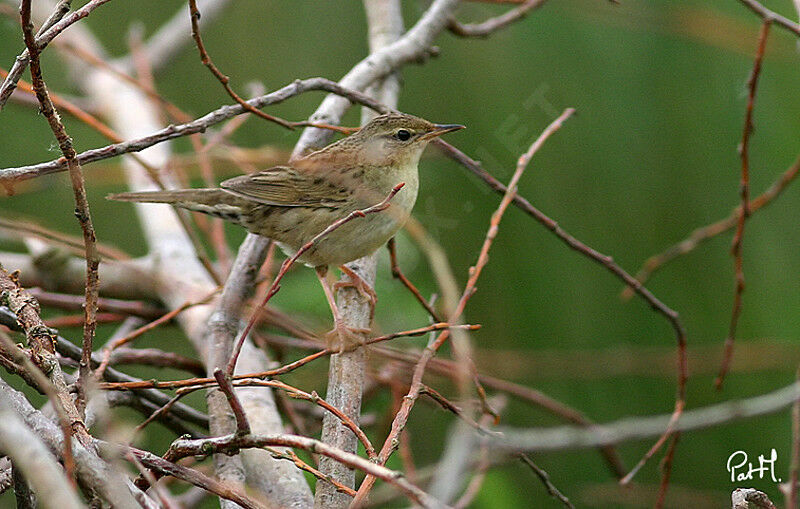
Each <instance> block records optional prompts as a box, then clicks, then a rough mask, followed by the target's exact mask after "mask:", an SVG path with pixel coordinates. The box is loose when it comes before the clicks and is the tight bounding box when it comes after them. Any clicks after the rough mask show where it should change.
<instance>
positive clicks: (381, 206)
mask: <svg viewBox="0 0 800 509" xmlns="http://www.w3.org/2000/svg"><path fill="white" fill-rule="evenodd" d="M404 185H405V183H404V182H401V183H399V184H397V185H396V186H394V188H392V190H391V191H390V192H389V194H388V196H386V198H384V199H383V200H382V201H381V202H379V203H376V204H375V205H373V206H371V207H367V208H365V209H363V210H354V211H353V212H351V213H349V214H347V215H346V216H345V217H343V218H341V219H339V220H337V221H335V222H333V223H332V224H331V225H329V226H328V227H327V228H325V229H324V230H322V231H321V232H319V233H318V234H316V235H315V236H314V238H312V239H311V240H309V241H308V242H306V243H305V244H304V245H303V246H302V247H301V248H300V249H299V250H298V251H297V252H296V253H295V254H294V255H293V256H292V257H291V258H287V259H286V260H285V261H284V262H283V264H282V265H281V268H280V270H279V271H278V274H277V275H276V276H275V279H274V280H273V281H272V285H271V286H270V288H269V290H268V291H267V294H266V296H265V297H264V300H263V301H262V302H261V305H260V306H259V307H258V308H257V309H256V310H255V312H254V313H253V315H252V316H251V317H250V321H249V322H248V323H247V326H246V327H245V329H244V331H243V332H242V334H241V336H240V337H239V340H238V341H237V342H236V346H235V347H234V349H233V353H232V354H231V358H230V361H228V367H227V369H226V373H227V374H228V376H231V375H233V370H234V368H235V367H236V359H238V358H239V352H240V351H241V350H242V345H243V344H244V340H245V339H246V338H247V335H248V334H249V333H250V329H252V328H253V325H254V324H255V322H256V320H257V319H258V315H259V311H260V310H261V309H263V308H264V307H266V305H267V303H268V302H269V301H270V299H271V298H272V297H273V296H274V295H275V294H276V293H278V290H280V282H281V279H283V276H285V275H286V272H287V271H288V270H289V269H290V268H291V266H292V265H294V263H295V262H296V261H297V260H298V258H300V257H301V256H302V255H303V253H305V252H306V251H308V250H309V249H311V248H312V247H313V246H314V244H316V243H317V242H319V241H320V240H321V239H322V238H324V237H325V236H326V235H328V234H330V233H331V232H332V231H334V230H336V229H337V228H339V227H340V226H342V225H343V224H345V223H348V222H350V221H352V220H353V219H355V218H357V217H364V216H366V215H367V214H373V213H376V212H380V211H382V210H385V209H386V208H388V207H389V202H390V201H391V200H392V198H394V195H396V194H397V193H398V192H399V191H400V189H402V188H403V186H404Z"/></svg>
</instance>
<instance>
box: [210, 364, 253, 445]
mask: <svg viewBox="0 0 800 509" xmlns="http://www.w3.org/2000/svg"><path fill="white" fill-rule="evenodd" d="M214 378H215V379H216V381H217V384H218V385H219V389H220V390H221V391H222V393H223V394H225V399H227V400H228V404H229V405H230V406H231V410H233V416H234V417H235V418H236V433H237V434H239V435H249V434H250V423H249V422H247V414H245V411H244V408H243V407H242V402H241V401H239V398H237V397H236V394H235V393H234V392H233V385H232V384H231V381H230V379H229V378H227V377H226V376H225V374H224V373H223V372H222V370H221V369H219V368H215V369H214Z"/></svg>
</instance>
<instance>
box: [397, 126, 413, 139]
mask: <svg viewBox="0 0 800 509" xmlns="http://www.w3.org/2000/svg"><path fill="white" fill-rule="evenodd" d="M395 136H397V139H398V140H400V141H407V140H408V139H409V138H411V133H410V132H408V131H406V130H405V129H400V130H399V131H397V133H396V134H395Z"/></svg>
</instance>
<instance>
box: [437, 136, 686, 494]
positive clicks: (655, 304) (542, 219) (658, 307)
mask: <svg viewBox="0 0 800 509" xmlns="http://www.w3.org/2000/svg"><path fill="white" fill-rule="evenodd" d="M433 143H434V144H436V145H437V146H438V147H439V148H441V149H442V151H443V152H444V153H445V154H446V155H448V156H449V157H451V158H453V159H454V160H455V161H457V162H459V163H461V164H462V165H463V166H464V167H465V168H467V169H468V170H469V171H470V172H472V173H473V174H474V175H475V176H477V177H478V178H480V179H481V180H483V182H484V183H486V184H487V185H488V186H489V187H490V188H491V189H493V190H494V191H495V192H497V193H500V194H503V193H505V192H506V186H504V185H503V184H502V183H501V182H500V181H499V180H497V179H496V178H494V176H492V175H491V174H490V173H489V172H487V171H486V170H484V169H483V168H482V167H481V165H480V163H478V162H477V161H475V160H473V159H472V158H470V157H469V156H467V155H466V154H464V153H463V152H461V151H460V150H458V149H457V148H455V147H453V146H452V145H450V144H449V143H447V142H446V141H443V140H441V139H437V140H434V142H433ZM514 205H516V206H517V207H518V208H520V209H521V210H523V211H525V212H526V213H527V214H529V215H530V216H532V217H533V218H534V219H535V220H536V221H537V222H538V223H539V224H541V225H542V226H544V227H545V228H547V229H548V230H550V231H551V232H552V233H553V234H554V235H555V236H556V237H557V238H558V239H559V240H561V241H562V242H563V243H564V244H566V245H567V247H569V248H570V249H573V250H574V251H577V252H578V253H581V254H582V255H584V256H586V257H587V258H589V259H590V260H592V261H594V262H596V263H599V264H600V265H602V266H603V267H604V268H605V269H606V270H608V271H609V272H611V273H612V274H614V275H615V276H616V277H618V278H619V279H621V280H622V281H623V282H624V283H626V284H627V285H629V286H631V287H632V288H633V290H634V291H635V292H636V293H637V294H638V295H639V296H640V297H642V299H644V300H645V301H646V302H647V303H648V304H649V305H650V307H651V308H653V309H654V310H655V311H656V312H658V313H659V314H661V315H662V316H664V318H665V319H666V320H667V321H668V322H669V323H670V325H671V326H672V328H673V330H674V331H675V339H676V343H677V350H678V351H677V355H678V366H677V370H678V381H677V388H676V396H675V408H674V410H673V420H672V422H671V424H670V427H669V428H667V429H666V430H665V431H664V434H663V436H662V437H661V438H660V439H659V440H658V441H657V442H656V443H655V444H654V446H653V447H652V448H651V449H650V450H649V451H648V453H647V454H646V455H645V456H644V457H643V458H642V460H641V461H640V462H639V464H638V465H637V466H636V467H634V470H632V471H631V472H630V473H629V474H628V476H626V477H625V478H623V481H625V482H629V481H630V479H631V478H632V475H633V474H635V473H636V472H637V471H638V469H639V468H641V467H642V466H643V465H644V463H645V462H646V461H647V460H648V459H649V458H650V457H651V456H652V455H653V454H655V453H656V452H657V451H658V449H659V448H660V447H661V446H662V445H663V444H664V442H665V441H666V440H667V438H668V437H669V435H670V433H671V427H672V425H674V422H676V421H677V419H678V418H679V417H680V414H681V412H683V407H684V405H685V400H686V382H687V380H688V377H689V370H688V363H687V356H686V331H685V329H684V328H683V324H682V323H681V320H680V316H679V315H678V312H677V311H675V310H673V309H671V308H670V307H669V306H667V305H666V304H664V303H663V302H662V301H661V300H659V299H658V298H657V297H656V296H655V295H653V294H652V293H651V292H650V290H648V289H647V288H645V287H644V285H643V284H642V283H640V282H639V281H637V280H636V279H635V278H634V277H633V276H631V275H630V274H628V273H627V272H626V271H625V270H624V269H623V268H622V267H620V266H619V265H618V264H617V263H616V262H614V259H613V258H612V257H610V256H607V255H604V254H603V253H600V252H599V251H597V250H595V249H592V248H591V247H589V246H588V245H586V244H584V243H583V242H581V241H580V240H578V239H577V238H575V237H573V236H572V235H570V234H569V233H568V232H567V231H565V230H564V229H563V228H561V226H560V225H559V224H558V223H557V222H555V221H554V220H552V219H551V218H550V217H548V216H547V215H546V214H544V213H543V212H541V211H540V210H539V209H537V208H536V207H534V206H533V205H531V203H530V202H528V200H526V199H525V198H523V197H521V196H519V195H516V196H514Z"/></svg>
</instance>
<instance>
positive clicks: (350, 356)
mask: <svg viewBox="0 0 800 509" xmlns="http://www.w3.org/2000/svg"><path fill="white" fill-rule="evenodd" d="M363 4H364V11H365V13H366V17H367V29H368V42H369V51H370V55H373V54H375V53H376V52H378V51H380V50H382V49H384V48H385V47H386V46H389V45H390V44H393V43H396V42H397V40H398V39H400V38H401V36H403V31H404V30H405V27H404V26H403V14H402V9H401V2H400V0H364V2H363ZM392 70H396V68H395V69H392ZM353 71H355V68H354V69H353ZM353 71H351V73H352V72H353ZM381 78H383V79H376V80H375V81H374V83H373V84H372V86H370V87H369V88H368V89H367V90H366V92H367V95H369V96H371V97H374V98H375V99H376V100H378V101H380V102H381V103H383V104H386V105H388V106H389V107H391V108H396V107H397V103H398V100H399V95H400V86H401V84H400V79H399V74H398V73H394V74H388V73H387V75H385V76H382V77H381ZM345 79H346V78H345ZM342 81H343V82H344V81H345V80H342ZM323 108H325V102H324V101H323V103H322V105H321V106H320V108H319V109H318V110H317V112H316V113H315V114H314V115H317V114H318V113H320V111H321V110H322V109H323ZM373 116H374V115H373V114H372V112H370V111H367V110H366V109H362V111H361V125H365V124H366V123H367V122H369V121H370V120H371V119H372V117H373ZM311 118H312V119H314V118H315V117H314V116H312V117H311ZM335 120H336V121H335V122H334V123H338V121H339V120H340V119H339V118H336V119H335ZM312 131H315V130H313V129H308V130H306V132H305V133H303V136H304V137H305V136H308V138H307V140H308V139H313V138H314V136H313V134H312ZM320 132H321V131H320ZM302 143H303V138H302V137H301V140H300V144H298V147H296V150H297V148H299V147H300V145H302ZM296 153H297V152H296V151H295V154H296ZM346 268H347V269H348V270H350V271H353V273H355V274H356V275H357V277H359V278H361V280H362V281H364V282H366V283H367V284H369V285H371V286H372V287H374V286H375V276H376V272H377V255H376V254H375V253H372V254H370V255H368V256H365V257H363V258H361V259H359V260H354V261H352V262H350V263H348V264H347V265H346ZM348 279H352V278H351V277H350V276H346V275H343V276H342V280H343V281H345V280H348ZM336 305H337V307H338V309H339V310H340V313H341V317H342V323H343V324H344V325H345V326H346V327H350V328H353V329H369V328H370V327H371V322H372V315H373V313H374V311H375V310H374V309H373V308H372V307H371V304H370V303H369V302H364V300H363V299H362V298H361V296H360V295H359V292H358V291H356V289H355V288H352V287H347V286H343V287H341V288H340V289H339V290H338V291H337V292H336ZM372 305H374V303H372ZM366 366H367V352H366V348H361V349H356V350H353V351H349V352H342V353H339V354H334V355H333V356H331V360H330V365H329V367H328V386H327V389H326V397H327V399H328V400H329V401H330V403H331V404H332V405H333V406H335V407H338V408H341V409H342V410H343V411H344V414H345V415H346V416H347V417H348V418H349V419H351V420H352V421H353V422H356V423H357V422H358V421H359V419H360V415H361V401H362V397H363V392H364V384H365V374H366ZM351 431H352V430H350V429H348V427H345V426H344V425H343V422H342V421H340V420H339V419H335V418H333V416H332V415H329V414H326V415H325V416H324V417H323V419H322V434H321V437H320V439H321V440H322V441H323V442H324V443H326V444H328V445H330V446H333V447H336V448H339V449H342V450H343V451H346V452H351V453H355V452H356V451H357V450H358V442H357V440H356V437H357V436H358V435H357V434H355V433H353V432H351ZM370 447H371V446H370ZM375 456H376V455H375V453H374V451H373V452H372V454H371V455H370V458H371V459H374V457H375ZM319 469H320V471H321V472H322V473H323V474H325V475H326V476H328V477H330V478H331V479H334V480H336V481H338V482H341V483H342V484H344V485H345V486H347V487H348V488H354V487H355V482H356V480H355V471H354V470H353V469H351V468H348V467H347V466H346V465H343V464H341V463H339V462H337V461H334V460H333V459H331V458H328V457H322V458H320V461H319ZM350 500H351V497H350V496H347V495H344V494H343V493H342V492H341V491H339V490H337V489H336V488H335V486H334V485H332V484H328V483H323V484H320V485H319V486H318V487H317V490H316V493H315V507H317V508H322V509H327V508H329V507H330V508H345V507H348V506H349V505H350Z"/></svg>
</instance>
